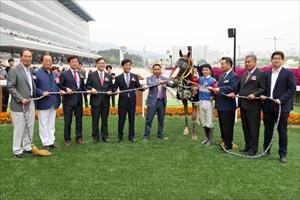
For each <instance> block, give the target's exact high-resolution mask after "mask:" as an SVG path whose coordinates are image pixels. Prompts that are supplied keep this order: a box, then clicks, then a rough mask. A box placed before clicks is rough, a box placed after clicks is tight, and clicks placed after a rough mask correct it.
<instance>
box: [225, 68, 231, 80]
mask: <svg viewBox="0 0 300 200" xmlns="http://www.w3.org/2000/svg"><path fill="white" fill-rule="evenodd" d="M231 71H232V69H230V70H229V71H227V72H225V76H224V79H225V78H226V77H227V76H228V74H229V73H230V72H231Z"/></svg>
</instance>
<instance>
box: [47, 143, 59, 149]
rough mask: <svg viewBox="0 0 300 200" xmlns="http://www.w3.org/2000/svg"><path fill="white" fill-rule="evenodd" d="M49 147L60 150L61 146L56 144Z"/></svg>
mask: <svg viewBox="0 0 300 200" xmlns="http://www.w3.org/2000/svg"><path fill="white" fill-rule="evenodd" d="M49 147H51V148H59V146H58V145H57V144H55V143H53V144H51V145H50V146H49Z"/></svg>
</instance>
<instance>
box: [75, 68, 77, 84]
mask: <svg viewBox="0 0 300 200" xmlns="http://www.w3.org/2000/svg"><path fill="white" fill-rule="evenodd" d="M74 80H75V82H76V85H77V72H76V71H75V70H74Z"/></svg>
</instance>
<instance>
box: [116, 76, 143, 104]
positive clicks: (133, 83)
mask: <svg viewBox="0 0 300 200" xmlns="http://www.w3.org/2000/svg"><path fill="white" fill-rule="evenodd" d="M140 87H142V86H141V84H140V82H139V79H138V76H137V75H136V74H133V73H130V82H129V87H127V85H126V82H125V79H124V73H122V74H120V75H119V76H117V77H116V78H115V84H114V91H116V90H117V89H118V88H119V90H120V91H122V90H128V89H134V88H140ZM128 93H129V98H128ZM128 100H130V102H131V106H135V105H136V94H135V91H131V92H124V93H121V94H119V100H118V104H119V107H123V106H126V105H127V103H128Z"/></svg>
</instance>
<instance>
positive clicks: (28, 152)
mask: <svg viewBox="0 0 300 200" xmlns="http://www.w3.org/2000/svg"><path fill="white" fill-rule="evenodd" d="M25 153H26V154H32V151H31V150H30V151H23V154H25Z"/></svg>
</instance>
